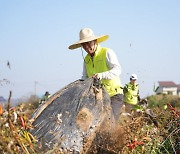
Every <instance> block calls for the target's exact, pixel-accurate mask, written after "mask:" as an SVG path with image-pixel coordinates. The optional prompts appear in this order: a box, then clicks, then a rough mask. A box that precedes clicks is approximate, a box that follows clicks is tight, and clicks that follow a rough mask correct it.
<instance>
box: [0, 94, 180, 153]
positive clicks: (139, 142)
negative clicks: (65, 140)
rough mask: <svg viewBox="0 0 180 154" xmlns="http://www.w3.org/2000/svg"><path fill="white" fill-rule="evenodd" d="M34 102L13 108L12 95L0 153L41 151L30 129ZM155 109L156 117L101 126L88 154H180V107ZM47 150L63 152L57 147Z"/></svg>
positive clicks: (2, 122)
mask: <svg viewBox="0 0 180 154" xmlns="http://www.w3.org/2000/svg"><path fill="white" fill-rule="evenodd" d="M32 102H33V101H32ZM33 103H34V102H33ZM33 103H31V101H30V102H28V103H26V104H21V105H19V106H17V107H16V108H15V109H11V107H10V97H9V101H8V105H7V109H6V110H4V112H3V114H2V115H0V153H7V154H9V153H19V154H21V153H41V152H40V149H39V147H38V146H37V143H36V140H35V139H34V138H33V136H31V134H29V132H28V128H29V127H31V126H30V125H29V124H28V118H29V116H30V114H32V112H33V111H34V109H35V107H34V106H37V104H36V103H37V102H36V103H34V104H36V105H34V104H33ZM153 111H154V113H155V115H156V118H155V119H152V118H150V117H149V116H147V115H145V114H144V113H140V114H138V115H136V116H135V115H134V116H132V117H121V120H120V123H119V125H117V126H116V127H115V128H114V129H111V131H109V130H108V131H107V129H106V128H107V127H108V126H102V128H101V129H100V130H101V131H100V132H97V133H96V137H95V139H94V140H93V143H92V145H91V147H90V149H89V150H88V152H87V153H89V154H90V153H102V154H104V153H106V154H108V153H109V154H118V153H121V154H128V153H132V154H133V153H134V154H137V153H152V154H153V153H154V154H156V153H163V154H166V153H167V154H168V153H179V152H180V142H179V141H180V133H179V131H180V126H179V125H180V113H179V108H177V107H175V108H173V106H170V105H169V106H168V108H167V109H166V110H164V109H163V108H158V107H155V108H153ZM14 112H16V113H17V119H15V115H14ZM122 119H123V120H122ZM154 121H156V122H158V126H157V125H156V124H155V122H154ZM47 153H60V152H58V149H57V148H55V149H52V150H51V151H49V152H47Z"/></svg>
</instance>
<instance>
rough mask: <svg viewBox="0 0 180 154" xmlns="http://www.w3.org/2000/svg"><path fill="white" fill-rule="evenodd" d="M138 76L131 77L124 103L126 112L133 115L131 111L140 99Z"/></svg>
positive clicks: (125, 92)
mask: <svg viewBox="0 0 180 154" xmlns="http://www.w3.org/2000/svg"><path fill="white" fill-rule="evenodd" d="M136 81H137V75H136V74H132V75H131V76H130V82H129V83H128V84H126V85H125V86H124V89H123V93H124V102H125V111H126V112H127V113H131V111H132V110H133V109H134V108H135V107H136V105H137V104H138V102H139V100H140V97H139V85H138V84H137V82H136Z"/></svg>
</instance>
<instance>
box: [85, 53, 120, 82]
mask: <svg viewBox="0 0 180 154" xmlns="http://www.w3.org/2000/svg"><path fill="white" fill-rule="evenodd" d="M106 63H107V65H108V67H109V69H110V70H109V71H106V72H101V73H100V74H101V75H102V79H106V80H111V79H113V78H114V77H117V76H119V75H120V74H121V66H120V64H119V62H118V59H117V56H116V54H115V53H114V51H113V50H111V51H107V52H106ZM98 74H99V73H98ZM87 78H88V76H87V72H86V66H85V62H84V64H83V73H82V79H83V80H84V79H87Z"/></svg>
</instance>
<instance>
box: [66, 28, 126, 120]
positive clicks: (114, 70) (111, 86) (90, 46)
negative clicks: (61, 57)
mask: <svg viewBox="0 0 180 154" xmlns="http://www.w3.org/2000/svg"><path fill="white" fill-rule="evenodd" d="M79 35H80V40H79V41H78V42H76V43H74V44H72V45H70V46H69V49H71V50H73V49H76V48H81V49H84V50H85V51H86V52H87V55H86V57H85V58H84V65H83V76H82V79H86V78H89V77H93V78H97V79H100V80H101V81H102V84H103V85H104V86H105V88H106V90H107V92H108V94H109V96H110V97H111V106H112V110H113V114H114V117H115V120H116V121H118V118H119V115H120V109H121V107H122V105H123V90H122V88H121V87H122V85H121V81H120V79H119V75H120V74H121V67H120V64H119V62H118V59H117V57H116V54H115V53H114V51H113V50H112V49H109V48H105V47H101V46H100V45H99V43H101V42H103V41H105V40H107V39H108V37H109V36H108V35H101V36H95V35H94V33H93V31H92V29H90V28H84V29H82V30H81V31H80V33H79Z"/></svg>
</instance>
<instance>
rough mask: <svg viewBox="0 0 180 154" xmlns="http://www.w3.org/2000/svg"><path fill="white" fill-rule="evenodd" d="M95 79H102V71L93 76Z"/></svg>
mask: <svg viewBox="0 0 180 154" xmlns="http://www.w3.org/2000/svg"><path fill="white" fill-rule="evenodd" d="M92 77H93V78H94V79H98V80H101V79H102V73H96V74H94V75H93V76H92Z"/></svg>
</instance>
